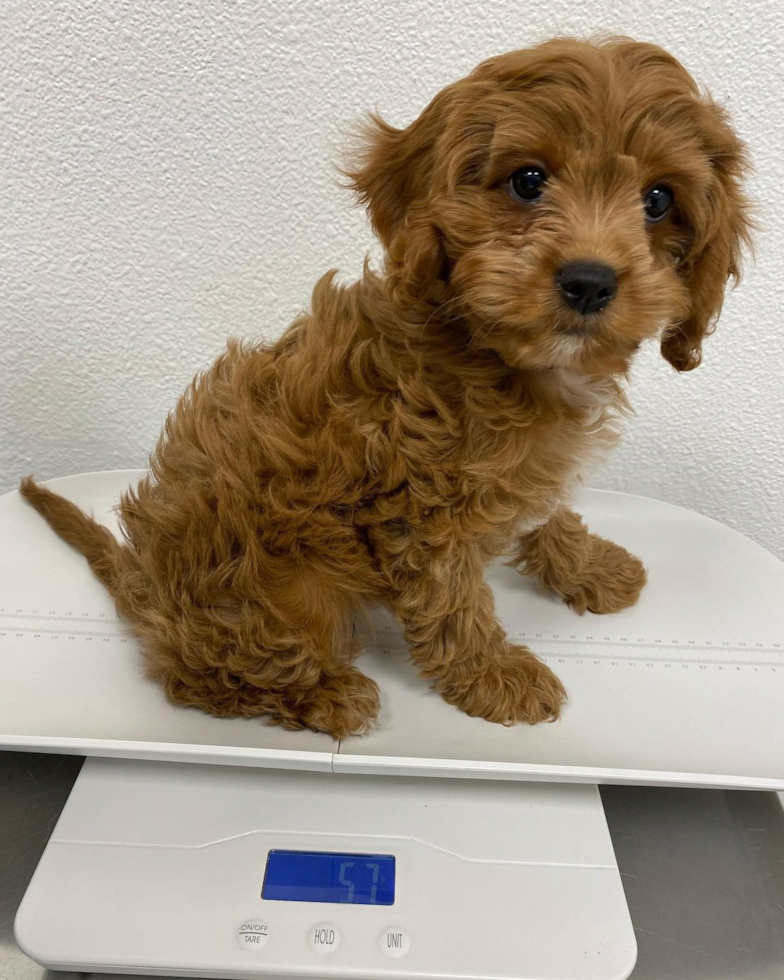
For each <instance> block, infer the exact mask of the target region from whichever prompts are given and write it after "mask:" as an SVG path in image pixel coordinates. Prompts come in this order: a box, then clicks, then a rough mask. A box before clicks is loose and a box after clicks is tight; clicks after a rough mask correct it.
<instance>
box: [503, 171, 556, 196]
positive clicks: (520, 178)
mask: <svg viewBox="0 0 784 980" xmlns="http://www.w3.org/2000/svg"><path fill="white" fill-rule="evenodd" d="M546 180H547V174H546V173H545V170H544V167H540V166H539V165H538V164H534V163H531V164H528V165H527V166H525V167H520V169H519V170H515V172H514V173H513V174H512V176H511V177H510V178H509V193H510V194H511V195H512V197H513V198H514V199H515V200H516V201H525V202H528V201H535V200H536V199H537V197H541V195H542V191H543V190H544V185H545V181H546Z"/></svg>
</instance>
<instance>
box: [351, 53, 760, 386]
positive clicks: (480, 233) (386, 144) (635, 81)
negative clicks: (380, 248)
mask: <svg viewBox="0 0 784 980" xmlns="http://www.w3.org/2000/svg"><path fill="white" fill-rule="evenodd" d="M745 166H746V161H745V155H744V150H743V147H742V145H741V143H740V142H739V140H738V139H737V137H736V136H735V135H734V133H733V132H732V130H731V128H730V126H729V124H728V122H727V118H726V115H725V113H724V112H723V110H722V109H721V108H719V107H718V106H717V105H715V104H714V103H713V102H711V101H710V100H709V99H706V98H704V97H701V96H700V93H699V91H698V89H697V87H696V85H695V83H694V81H693V80H692V79H691V77H690V76H689V74H688V73H687V72H686V71H685V69H684V68H683V67H682V66H681V65H680V64H679V63H678V62H677V61H676V60H675V59H674V58H673V57H671V56H670V55H668V54H667V53H666V52H665V51H662V50H661V49H660V48H658V47H656V46H655V45H651V44H643V43H638V42H634V41H629V40H626V39H612V40H608V41H602V42H599V43H587V42H580V41H572V40H555V41H549V42H547V43H545V44H542V45H540V46H539V47H536V48H533V49H530V50H525V51H517V52H512V53H511V54H506V55H503V56H501V57H499V58H494V59H492V60H490V61H487V62H485V63H484V64H482V65H480V66H479V67H478V68H477V69H476V70H475V71H474V72H473V73H472V74H471V75H470V76H468V78H466V79H463V80H462V81H459V82H457V83H455V84H454V85H451V86H449V87H448V88H446V89H445V90H443V91H442V92H441V93H440V94H439V95H437V96H436V98H435V99H434V100H433V101H432V102H431V104H430V105H429V106H428V107H427V108H426V109H425V111H424V112H423V113H422V115H421V116H420V117H419V118H418V119H417V120H416V121H415V122H414V123H412V124H411V125H410V126H409V127H408V128H407V129H404V130H398V129H394V128H393V127H391V126H388V125H387V124H386V123H384V122H383V121H382V120H381V119H378V118H376V117H374V118H373V119H372V122H371V124H370V126H369V129H368V132H367V139H366V143H365V148H364V153H363V155H362V157H361V158H360V160H359V162H358V164H357V166H356V167H354V168H352V169H351V170H350V177H351V180H352V182H353V185H354V187H355V188H356V190H357V192H358V193H359V196H360V198H361V200H362V201H363V202H364V203H365V204H366V205H367V207H368V210H369V213H370V217H371V220H372V223H373V225H374V227H375V229H376V231H377V233H378V235H379V237H380V239H381V241H382V243H383V244H384V246H385V248H386V250H387V271H388V275H389V284H390V288H391V293H392V295H393V297H394V298H395V300H396V302H398V303H399V304H401V306H403V307H406V306H407V307H409V308H416V306H417V305H419V304H423V305H424V306H427V305H428V304H429V305H430V306H431V308H432V307H433V305H434V304H449V305H448V306H447V305H444V306H443V309H444V311H451V312H452V313H454V314H457V315H460V316H461V317H462V318H463V320H464V321H465V322H467V323H468V325H469V327H470V329H471V332H472V335H473V341H474V342H475V343H476V344H478V345H481V346H483V347H489V348H492V349H494V350H495V351H497V352H498V353H500V354H501V356H502V357H503V358H504V359H505V360H506V361H507V363H509V364H510V365H512V366H516V367H523V368H538V367H550V366H554V365H557V366H565V367H572V368H578V369H582V370H585V371H592V372H594V371H596V372H604V371H622V370H625V368H626V367H627V366H628V361H629V358H630V356H631V354H632V353H633V352H634V351H635V350H636V349H637V347H638V346H639V344H640V342H641V341H642V340H644V339H646V338H648V337H651V336H655V335H657V334H661V337H662V340H661V347H662V353H663V354H664V356H665V357H666V358H667V360H668V361H669V362H670V363H671V364H672V365H673V366H674V367H676V368H677V369H678V370H679V371H688V370H690V369H691V368H693V367H696V365H697V364H699V362H700V357H701V343H702V339H703V337H704V336H705V335H706V334H707V333H708V332H709V331H710V329H711V327H712V324H713V322H714V320H715V318H716V316H717V315H718V312H719V309H720V307H721V302H722V297H723V294H724V288H725V285H726V283H727V280H728V278H730V277H737V275H738V262H739V253H740V250H741V246H742V244H743V243H744V242H745V241H747V238H748V220H747V217H746V208H745V203H744V199H743V197H742V194H741V191H740V186H739V184H740V178H741V176H742V173H743V171H744V169H745Z"/></svg>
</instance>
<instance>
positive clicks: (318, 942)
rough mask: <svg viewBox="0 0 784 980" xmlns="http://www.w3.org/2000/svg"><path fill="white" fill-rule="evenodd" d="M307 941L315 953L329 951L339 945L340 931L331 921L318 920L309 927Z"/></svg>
mask: <svg viewBox="0 0 784 980" xmlns="http://www.w3.org/2000/svg"><path fill="white" fill-rule="evenodd" d="M308 942H309V943H310V945H311V947H312V948H313V949H315V950H316V952H317V953H331V952H332V951H333V950H335V949H337V948H338V946H339V945H340V933H339V932H338V930H337V927H336V926H334V925H332V923H331V922H319V924H318V925H317V926H312V927H311V929H310V932H309V933H308Z"/></svg>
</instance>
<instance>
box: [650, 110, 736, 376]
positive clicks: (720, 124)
mask: <svg viewBox="0 0 784 980" xmlns="http://www.w3.org/2000/svg"><path fill="white" fill-rule="evenodd" d="M701 109H702V110H703V112H704V123H703V125H702V126H701V127H700V128H701V130H702V134H703V138H704V140H705V143H706V148H707V151H708V153H709V154H710V160H711V166H712V170H713V180H712V183H711V186H710V188H709V190H708V193H707V194H706V197H705V200H704V202H702V203H701V206H700V207H699V208H698V209H696V213H695V214H694V215H693V218H692V230H693V238H692V241H691V243H690V248H689V250H688V252H687V254H686V255H685V256H684V258H683V260H682V262H681V264H680V267H679V271H680V275H681V278H682V279H683V281H684V283H685V284H686V286H687V288H688V291H689V298H690V309H689V312H688V314H687V315H686V317H685V318H684V319H683V320H681V321H679V322H677V323H674V324H672V325H670V326H669V327H668V328H667V329H666V330H665V332H664V334H663V336H662V343H661V351H662V354H663V355H664V357H665V358H666V359H667V360H668V361H669V362H670V364H672V366H673V367H674V368H675V369H676V370H678V371H691V370H692V369H693V368H695V367H697V366H698V365H699V363H700V361H701V360H702V341H703V339H704V338H705V337H706V336H707V335H708V334H710V333H712V332H713V329H714V327H715V322H716V319H717V318H718V315H719V313H720V311H721V305H722V301H723V299H724V291H725V288H726V285H727V280H728V279H734V280H735V282H737V281H738V280H739V278H740V258H741V252H742V249H743V247H744V245H749V244H750V230H751V222H750V220H749V216H748V206H747V204H746V201H745V199H744V196H743V194H742V192H741V189H740V181H741V178H742V177H743V175H744V172H745V171H746V169H747V159H746V152H745V148H744V146H743V144H742V143H741V142H740V140H739V139H738V138H737V137H736V136H735V134H734V133H733V131H732V129H731V127H730V125H729V123H728V121H727V117H726V114H725V113H724V111H723V110H722V109H721V108H720V107H718V106H716V105H715V104H713V103H710V102H706V103H702V105H701Z"/></svg>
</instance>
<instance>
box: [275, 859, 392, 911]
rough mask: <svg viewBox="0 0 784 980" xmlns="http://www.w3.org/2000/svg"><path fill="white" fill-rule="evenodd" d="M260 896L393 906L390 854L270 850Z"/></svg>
mask: <svg viewBox="0 0 784 980" xmlns="http://www.w3.org/2000/svg"><path fill="white" fill-rule="evenodd" d="M261 897H262V898H265V899H268V900H269V901H273V902H326V903H331V904H339V905H393V904H394V902H395V858H394V855H392V854H336V853H333V852H331V851H270V852H269V856H268V858H267V870H266V871H265V873H264V884H263V885H262V888H261Z"/></svg>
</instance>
